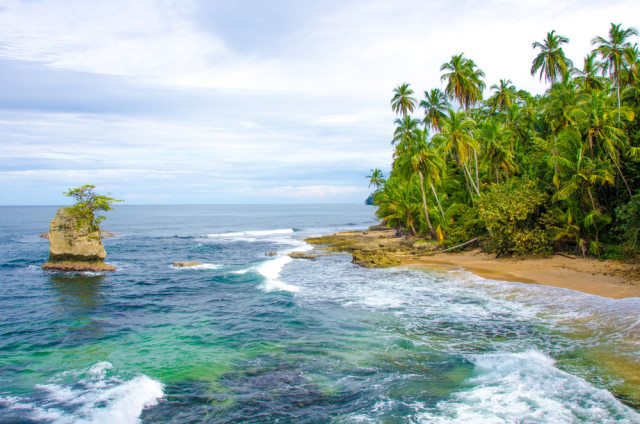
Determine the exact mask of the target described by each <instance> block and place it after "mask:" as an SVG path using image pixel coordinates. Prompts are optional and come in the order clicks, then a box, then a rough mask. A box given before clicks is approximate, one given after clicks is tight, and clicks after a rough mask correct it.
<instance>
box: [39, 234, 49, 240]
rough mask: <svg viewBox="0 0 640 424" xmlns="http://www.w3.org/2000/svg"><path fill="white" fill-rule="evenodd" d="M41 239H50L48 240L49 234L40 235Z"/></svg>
mask: <svg viewBox="0 0 640 424" xmlns="http://www.w3.org/2000/svg"><path fill="white" fill-rule="evenodd" d="M40 238H46V239H48V238H49V233H42V234H40Z"/></svg>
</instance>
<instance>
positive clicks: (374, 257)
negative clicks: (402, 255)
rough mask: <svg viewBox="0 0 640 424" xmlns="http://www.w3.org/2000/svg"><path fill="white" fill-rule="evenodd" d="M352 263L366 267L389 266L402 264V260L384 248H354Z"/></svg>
mask: <svg viewBox="0 0 640 424" xmlns="http://www.w3.org/2000/svg"><path fill="white" fill-rule="evenodd" d="M351 254H352V256H353V260H352V261H351V262H352V263H354V264H356V265H360V266H363V267H365V268H389V267H392V266H398V265H400V261H399V260H397V259H396V258H395V257H393V256H392V255H390V254H388V253H386V252H383V251H382V250H354V251H353V252H351Z"/></svg>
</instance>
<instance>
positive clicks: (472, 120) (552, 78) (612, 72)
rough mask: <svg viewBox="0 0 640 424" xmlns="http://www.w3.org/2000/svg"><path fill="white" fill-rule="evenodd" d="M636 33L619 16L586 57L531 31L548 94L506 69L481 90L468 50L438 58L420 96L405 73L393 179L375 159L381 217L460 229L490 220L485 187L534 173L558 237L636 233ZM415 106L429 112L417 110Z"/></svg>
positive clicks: (442, 230) (445, 230) (583, 241)
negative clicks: (483, 208)
mask: <svg viewBox="0 0 640 424" xmlns="http://www.w3.org/2000/svg"><path fill="white" fill-rule="evenodd" d="M637 36H638V31H637V30H635V29H633V28H629V29H623V28H621V26H620V25H614V24H612V25H611V29H610V31H609V34H608V35H607V37H604V38H603V37H595V38H594V39H593V40H592V43H593V46H594V49H593V51H591V52H590V53H589V54H588V55H587V56H586V57H585V59H584V65H583V67H582V69H578V68H576V67H575V66H574V64H573V62H572V61H571V60H569V59H568V58H567V57H566V56H565V54H564V52H563V50H562V47H563V45H564V44H566V43H568V42H569V40H568V39H567V38H565V37H562V36H560V35H558V34H556V32H555V31H551V32H550V33H548V34H547V37H546V38H545V39H544V40H543V41H542V42H535V43H533V49H534V50H536V52H537V55H536V56H535V58H534V60H533V62H532V65H531V74H532V75H536V74H539V75H540V79H541V80H542V79H544V81H546V82H547V83H548V84H549V88H548V90H547V91H546V93H545V94H544V95H538V96H532V95H531V94H529V93H528V92H526V91H523V90H517V89H516V88H515V86H514V85H513V83H512V82H511V81H510V80H508V79H503V80H501V81H500V82H499V83H498V84H494V85H492V86H491V87H490V91H491V95H490V97H489V98H487V99H486V100H483V93H484V91H485V88H486V85H485V83H484V81H483V78H484V73H483V72H482V70H480V69H479V68H478V67H477V65H476V64H475V63H474V62H473V61H472V60H471V59H469V58H466V57H465V56H464V55H463V54H459V55H455V56H453V57H452V58H451V60H450V61H449V62H447V63H444V64H443V65H442V66H441V68H440V70H441V71H442V72H443V73H442V81H443V82H444V83H445V84H446V86H445V88H444V91H442V90H441V89H438V88H435V89H431V90H429V91H425V92H424V100H421V101H419V102H418V100H417V99H416V97H415V92H414V90H413V89H412V88H411V86H410V85H409V84H406V83H405V84H401V85H399V86H398V87H396V88H395V89H394V90H393V98H392V99H391V107H392V109H393V111H395V112H396V114H397V115H398V118H397V119H396V121H395V125H396V127H395V131H394V134H393V140H392V145H393V146H394V161H393V164H392V169H391V172H390V175H389V176H388V178H386V179H385V178H384V175H383V174H382V172H381V171H380V170H379V169H375V170H372V173H371V175H369V176H368V177H367V178H369V181H370V185H374V186H375V188H376V192H375V195H374V202H375V205H376V206H377V212H376V213H377V215H378V216H379V218H381V219H382V220H383V221H384V222H386V223H387V224H388V225H389V226H395V227H398V228H399V229H403V230H406V231H408V232H410V233H412V234H422V235H424V236H426V237H430V238H433V239H438V240H440V241H444V242H458V241H463V240H464V239H465V238H470V237H474V236H478V235H482V234H484V233H486V232H487V228H489V226H488V225H487V223H486V222H483V219H482V216H481V215H479V213H478V209H479V207H478V205H480V204H481V203H482V201H483V193H486V192H487V191H488V190H493V189H495V187H499V186H500V185H501V184H505V183H507V182H513V181H519V180H522V181H524V180H526V181H527V182H531V181H532V182H534V183H535V186H536V188H537V190H538V191H539V192H541V193H543V194H544V195H545V196H546V197H545V198H546V199H547V200H546V201H545V202H544V204H543V206H542V207H541V208H538V210H537V211H536V212H535V214H536V216H535V217H534V219H533V220H530V221H529V222H530V223H531V224H530V225H541V224H540V222H542V218H543V217H544V222H545V225H547V226H549V227H550V228H551V227H552V228H553V230H554V238H555V239H556V242H557V240H560V239H563V240H565V241H567V240H569V241H570V242H569V244H570V245H571V246H572V247H576V248H580V249H582V251H583V252H584V251H585V250H586V249H588V250H591V252H593V253H596V254H599V253H600V252H601V251H602V247H603V246H604V245H606V243H609V244H612V243H614V242H616V237H618V238H620V237H622V236H623V234H622V233H621V232H624V231H636V238H635V240H637V238H638V237H637V232H638V231H640V228H638V229H633V228H632V229H629V228H627V227H628V226H627V227H625V226H624V225H622V224H624V223H621V222H619V221H620V220H619V219H617V217H618V216H619V215H620V213H621V212H620V211H621V210H622V209H624V208H625V207H626V208H627V209H628V208H629V207H631V206H630V205H635V204H636V203H638V205H637V206H640V122H639V120H638V118H637V115H638V112H640V73H639V70H640V52H639V49H638V45H637V44H632V42H631V41H632V40H633V38H634V37H637ZM453 105H455V106H456V107H454V106H453ZM418 111H422V115H423V118H422V119H418V118H416V117H414V116H413V114H414V113H416V112H418ZM514 187H517V184H515V185H514ZM603 235H606V236H604V237H603ZM626 235H627V236H628V234H626ZM636 247H637V243H636Z"/></svg>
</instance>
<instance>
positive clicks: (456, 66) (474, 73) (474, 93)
mask: <svg viewBox="0 0 640 424" xmlns="http://www.w3.org/2000/svg"><path fill="white" fill-rule="evenodd" d="M440 71H446V72H445V73H444V74H443V75H442V76H441V77H440V80H441V81H446V82H447V86H446V88H445V90H444V92H445V94H446V95H447V97H449V99H451V100H456V101H457V102H458V103H459V104H460V105H461V106H462V107H463V108H464V109H465V110H467V109H469V108H470V107H471V106H473V105H474V104H476V103H478V102H479V101H480V100H482V92H483V90H484V89H485V87H486V84H485V83H484V81H482V78H484V76H485V75H484V72H483V71H482V70H480V69H479V68H478V67H477V66H476V64H475V63H474V61H473V60H471V59H467V58H466V57H464V53H461V54H459V55H454V56H452V57H451V60H450V61H449V62H446V63H443V64H442V66H440Z"/></svg>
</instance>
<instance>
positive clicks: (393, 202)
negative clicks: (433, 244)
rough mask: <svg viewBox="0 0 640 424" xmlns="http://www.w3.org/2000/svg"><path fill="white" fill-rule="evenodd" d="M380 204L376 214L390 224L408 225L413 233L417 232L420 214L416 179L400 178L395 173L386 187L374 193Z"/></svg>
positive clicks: (376, 202)
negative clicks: (416, 226)
mask: <svg viewBox="0 0 640 424" xmlns="http://www.w3.org/2000/svg"><path fill="white" fill-rule="evenodd" d="M374 201H375V204H376V205H378V210H377V211H376V215H377V216H378V218H380V219H381V220H382V222H384V223H386V224H387V225H390V226H396V227H405V228H406V227H408V228H409V230H410V231H411V234H416V233H417V231H416V228H415V224H416V222H417V217H418V216H419V214H420V208H419V204H420V201H419V200H418V199H417V188H416V187H415V180H414V179H411V180H407V179H405V178H399V177H398V175H394V174H393V173H392V174H391V176H390V177H389V179H388V180H387V183H386V184H385V185H384V188H383V189H382V190H380V191H379V192H377V193H376V194H375V195H374Z"/></svg>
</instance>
